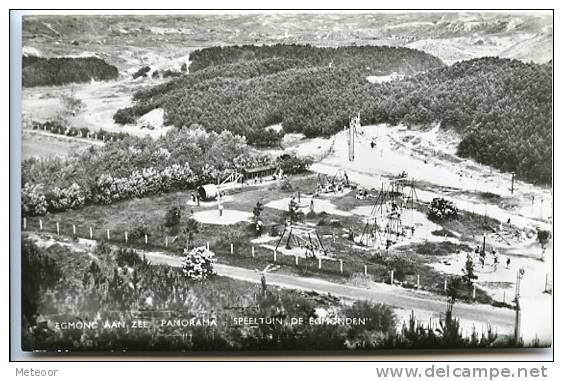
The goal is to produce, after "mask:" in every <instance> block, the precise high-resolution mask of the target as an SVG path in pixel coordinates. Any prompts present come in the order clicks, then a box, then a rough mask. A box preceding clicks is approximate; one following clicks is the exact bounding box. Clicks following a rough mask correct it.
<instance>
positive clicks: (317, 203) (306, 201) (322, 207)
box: [265, 196, 352, 216]
mask: <svg viewBox="0 0 563 381" xmlns="http://www.w3.org/2000/svg"><path fill="white" fill-rule="evenodd" d="M311 198H312V197H311V196H301V203H299V210H301V211H302V212H303V213H305V214H307V213H309V211H310V205H311ZM290 200H291V198H290V197H285V198H282V199H280V200H275V201H270V202H269V203H267V204H266V205H265V206H266V207H267V208H272V209H277V210H289V201H290ZM296 200H297V199H296ZM313 208H314V211H315V213H320V212H325V213H328V214H334V215H337V216H351V215H352V213H350V212H347V211H345V210H340V209H337V208H336V206H335V205H334V204H333V203H332V202H331V201H330V200H326V199H323V198H318V197H315V198H313Z"/></svg>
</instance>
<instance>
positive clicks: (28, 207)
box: [22, 183, 48, 216]
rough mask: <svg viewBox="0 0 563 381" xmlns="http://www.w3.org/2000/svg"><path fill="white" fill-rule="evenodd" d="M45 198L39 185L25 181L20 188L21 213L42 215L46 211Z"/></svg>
mask: <svg viewBox="0 0 563 381" xmlns="http://www.w3.org/2000/svg"><path fill="white" fill-rule="evenodd" d="M47 206H48V203H47V199H46V197H45V194H44V193H43V187H42V186H41V185H34V184H29V183H26V184H25V185H24V186H23V189H22V214H23V215H24V216H43V215H45V213H47Z"/></svg>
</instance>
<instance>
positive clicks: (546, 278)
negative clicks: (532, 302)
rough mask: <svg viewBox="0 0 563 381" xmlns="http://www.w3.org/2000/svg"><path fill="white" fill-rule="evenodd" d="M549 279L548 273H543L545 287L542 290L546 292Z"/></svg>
mask: <svg viewBox="0 0 563 381" xmlns="http://www.w3.org/2000/svg"><path fill="white" fill-rule="evenodd" d="M548 279H549V274H545V287H544V289H543V292H547V281H548Z"/></svg>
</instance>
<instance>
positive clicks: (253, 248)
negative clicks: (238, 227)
mask: <svg viewBox="0 0 563 381" xmlns="http://www.w3.org/2000/svg"><path fill="white" fill-rule="evenodd" d="M251 253H252V258H254V246H252V251H251Z"/></svg>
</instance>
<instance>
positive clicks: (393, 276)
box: [391, 270, 395, 284]
mask: <svg viewBox="0 0 563 381" xmlns="http://www.w3.org/2000/svg"><path fill="white" fill-rule="evenodd" d="M394 278H395V272H394V271H393V270H391V284H393V283H394V282H395V279H394Z"/></svg>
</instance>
